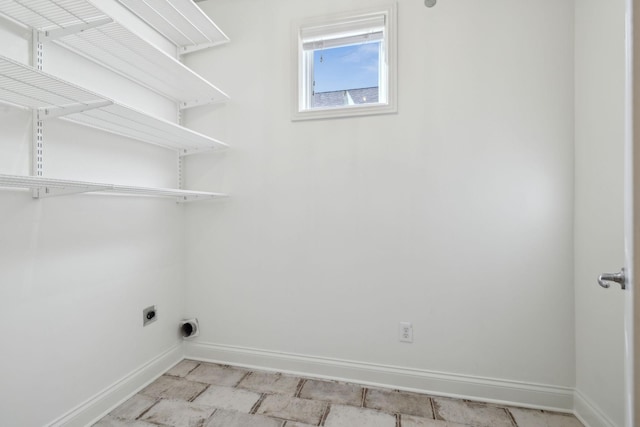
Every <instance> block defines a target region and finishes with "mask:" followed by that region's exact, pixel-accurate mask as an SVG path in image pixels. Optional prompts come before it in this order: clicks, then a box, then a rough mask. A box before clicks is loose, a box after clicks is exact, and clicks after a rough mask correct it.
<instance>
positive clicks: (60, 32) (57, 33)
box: [39, 18, 113, 42]
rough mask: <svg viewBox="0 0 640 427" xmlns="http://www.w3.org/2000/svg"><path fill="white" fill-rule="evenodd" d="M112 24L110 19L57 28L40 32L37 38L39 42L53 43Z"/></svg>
mask: <svg viewBox="0 0 640 427" xmlns="http://www.w3.org/2000/svg"><path fill="white" fill-rule="evenodd" d="M112 22H113V19H111V18H102V19H98V20H96V21H93V22H89V23H86V24H77V25H71V26H69V27H66V28H59V29H57V30H47V31H41V32H39V37H40V41H41V42H46V41H53V40H57V39H59V38H62V37H65V36H69V35H71V34H80V33H82V32H84V31H87V30H90V29H92V28H96V27H101V26H103V25H106V24H111V23H112Z"/></svg>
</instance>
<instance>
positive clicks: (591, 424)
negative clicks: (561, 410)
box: [573, 389, 619, 427]
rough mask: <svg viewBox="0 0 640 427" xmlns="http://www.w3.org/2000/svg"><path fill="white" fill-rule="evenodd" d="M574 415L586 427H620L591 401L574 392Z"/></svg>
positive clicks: (578, 391) (577, 391)
mask: <svg viewBox="0 0 640 427" xmlns="http://www.w3.org/2000/svg"><path fill="white" fill-rule="evenodd" d="M574 396H575V398H574V402H573V407H574V413H575V416H576V417H577V418H578V419H579V420H580V422H581V423H582V424H584V425H585V427H619V426H616V424H615V423H614V422H613V421H611V419H610V418H609V417H607V416H606V415H605V414H604V413H603V412H602V411H601V410H600V408H598V406H597V405H596V404H595V403H593V401H592V400H591V399H589V398H588V397H587V396H585V395H584V394H582V393H581V392H580V390H577V389H576V390H574Z"/></svg>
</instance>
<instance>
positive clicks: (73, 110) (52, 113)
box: [38, 101, 113, 120]
mask: <svg viewBox="0 0 640 427" xmlns="http://www.w3.org/2000/svg"><path fill="white" fill-rule="evenodd" d="M109 105H113V101H98V102H92V103H90V104H76V105H70V106H68V107H51V108H41V109H39V110H38V120H46V119H53V118H56V117H61V116H67V115H69V114H77V113H82V112H85V111H89V110H95V109H96V108H104V107H108V106H109Z"/></svg>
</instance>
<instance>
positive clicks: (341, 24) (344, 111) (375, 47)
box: [293, 4, 397, 120]
mask: <svg viewBox="0 0 640 427" xmlns="http://www.w3.org/2000/svg"><path fill="white" fill-rule="evenodd" d="M395 8H396V6H395V4H394V5H392V6H389V7H387V8H377V9H368V10H364V11H359V12H353V13H347V14H342V15H336V16H330V17H324V18H319V19H313V20H307V21H304V22H302V23H301V24H300V25H298V26H296V28H295V36H294V40H295V45H296V57H295V58H296V60H295V75H297V82H296V83H297V84H296V87H295V90H294V110H293V119H294V120H304V119H319V118H331V117H345V116H358V115H368V114H384V113H394V112H396V111H397V107H396V42H395V40H396V37H395V27H396V25H395V19H396V18H395V15H396V14H395Z"/></svg>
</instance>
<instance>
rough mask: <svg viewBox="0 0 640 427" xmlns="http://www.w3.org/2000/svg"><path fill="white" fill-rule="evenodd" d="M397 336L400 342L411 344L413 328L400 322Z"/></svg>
mask: <svg viewBox="0 0 640 427" xmlns="http://www.w3.org/2000/svg"><path fill="white" fill-rule="evenodd" d="M398 335H399V338H400V341H401V342H413V326H411V322H400V329H399V332H398Z"/></svg>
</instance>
